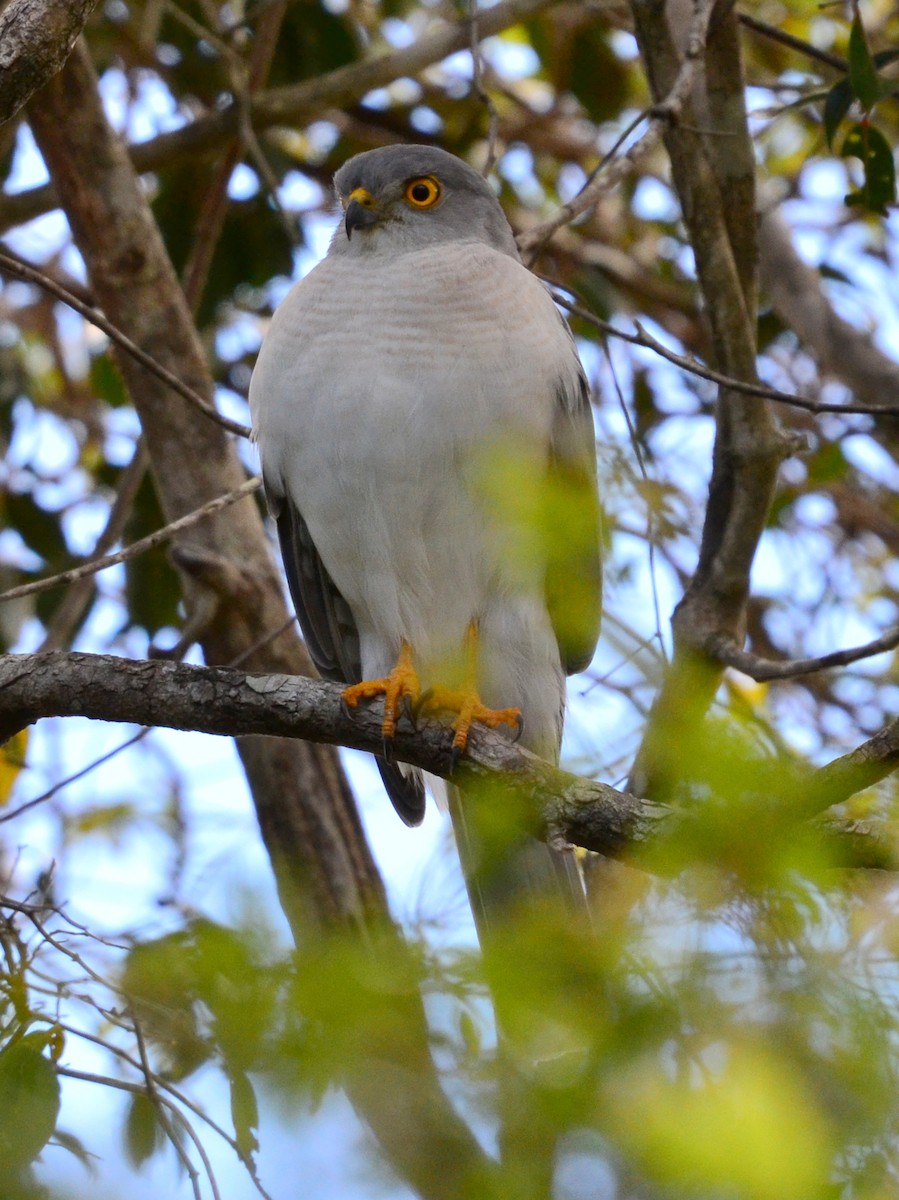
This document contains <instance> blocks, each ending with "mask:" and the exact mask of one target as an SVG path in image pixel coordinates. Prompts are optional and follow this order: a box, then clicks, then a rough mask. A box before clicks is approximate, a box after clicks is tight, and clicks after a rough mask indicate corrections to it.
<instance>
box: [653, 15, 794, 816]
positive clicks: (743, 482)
mask: <svg viewBox="0 0 899 1200" xmlns="http://www.w3.org/2000/svg"><path fill="white" fill-rule="evenodd" d="M631 7H632V10H633V13H634V20H635V26H636V32H637V40H638V42H639V45H640V52H641V55H642V57H643V60H644V63H645V66H646V72H647V75H648V77H649V82H650V86H651V89H652V93H653V96H654V97H656V98H657V99H658V100H661V99H663V98H664V97H665V96H666V95H667V94H668V93H669V92H670V90H671V87H672V85H673V82H674V80H675V79H676V78H677V77H678V73H679V71H680V68H681V60H682V51H681V50H680V49H679V48H678V46H677V44H676V41H675V33H676V31H672V29H671V28H669V24H668V11H667V9H668V6H667V5H666V4H665V3H664V2H663V0H632V4H631ZM705 68H706V69H705V74H704V76H703V77H702V78H701V79H700V80H698V81H697V86H696V88H695V89H694V95H693V99H692V103H691V104H690V105H686V106H685V107H684V114H683V120H682V121H680V122H677V123H674V124H672V125H670V126H669V127H668V129H667V130H666V133H665V145H666V148H667V150H668V154H669V157H670V160H671V169H672V175H673V180H674V185H675V188H676V190H677V194H678V198H679V199H680V203H681V207H682V210H683V217H684V222H685V224H686V226H687V230H688V233H689V237H690V242H691V244H692V246H693V250H694V254H695V257H696V273H697V278H698V282H699V286H700V290H701V293H702V296H703V300H704V305H705V313H706V315H707V317H708V321H709V325H710V328H711V335H712V346H713V349H714V357H715V366H716V367H717V368H718V369H719V370H721V371H722V372H723V373H725V374H726V375H729V376H734V377H735V378H737V379H744V380H747V381H749V382H750V383H757V382H758V379H757V374H756V338H755V325H756V319H755V317H756V311H757V283H756V276H757V262H756V254H757V251H756V245H755V191H754V165H753V162H754V160H753V154H752V145H751V141H750V138H749V131H748V126H747V121H746V113H745V106H744V101H743V98H742V88H743V69H742V63H741V60H740V55H739V45H738V41H737V35H736V24H735V18H734V13H733V10H732V8H731V6H730V5H729V4H728V3H726V2H724V3H722V2H719V3H718V4H717V6H716V9H715V13H714V15H713V18H712V22H711V24H710V28H709V39H708V43H707V46H706V60H705ZM700 130H702V132H700ZM715 415H716V434H715V449H714V454H713V460H712V478H711V481H710V483H709V498H708V504H707V507H706V515H705V521H704V524H703V531H702V541H701V544H700V553H699V562H698V564H697V567H696V572H695V574H694V576H693V578H692V580H691V581H690V584H689V586H688V588H687V590H686V592H685V594H684V596H683V598H682V599H681V601H680V603H679V604H678V606H677V608H676V609H675V613H674V618H673V621H672V627H673V630H674V640H675V654H674V659H673V662H672V667H671V669H670V671H669V672H668V675H667V676H666V678H665V680H664V682H663V685H662V689H661V691H660V693H659V696H658V698H657V700H656V702H655V704H654V706H653V711H652V714H651V716H650V720H649V723H648V725H647V730H646V734H645V736H644V740H643V743H642V745H641V747H640V751H639V753H638V755H637V761H636V763H635V766H634V770H633V772H632V776H631V782H632V786H633V787H634V788H635V789H636V790H640V791H644V792H648V793H650V794H652V795H656V794H657V789H659V788H661V789H663V791H664V789H665V788H666V787H667V786H668V783H669V781H670V780H672V779H673V777H674V776H675V775H676V771H677V768H676V767H675V764H674V760H673V758H672V751H673V750H674V748H675V747H677V746H679V745H682V744H683V743H684V739H685V738H689V737H690V736H691V733H692V731H693V730H694V729H695V727H696V726H697V724H698V723H699V722H700V721H701V720H702V718H703V716H704V714H705V711H706V709H707V706H708V704H709V703H710V702H711V699H712V697H713V696H714V693H715V689H716V687H717V685H718V682H719V679H720V672H721V667H720V664H718V663H716V662H715V661H714V660H713V659H711V658H710V657H709V655H708V653H707V652H706V651H705V649H704V646H705V644H706V642H707V641H708V639H709V638H710V637H711V636H727V637H730V638H731V639H732V640H734V641H740V640H742V636H743V630H744V625H745V610H746V602H747V599H748V595H749V572H750V568H751V566H752V561H753V558H754V556H755V551H756V547H757V545H758V540H759V538H760V537H761V534H762V530H763V529H764V525H765V520H766V518H767V514H768V510H769V508H770V504H771V500H772V497H773V495H774V487H775V483H776V479H777V471H778V468H779V466H780V462H781V460H782V459H783V457H784V456H785V454H786V452H787V450H788V442H787V439H786V438H785V437H784V436H783V434H782V433H781V432H780V431H779V430H778V428H777V426H776V424H775V422H774V419H773V416H772V413H771V407H770V404H768V403H767V402H766V401H764V400H762V399H760V398H757V397H751V396H744V395H741V394H740V393H738V392H735V391H731V390H729V389H728V388H726V387H723V388H722V389H721V392H720V394H719V397H718V402H717V405H716V414H715Z"/></svg>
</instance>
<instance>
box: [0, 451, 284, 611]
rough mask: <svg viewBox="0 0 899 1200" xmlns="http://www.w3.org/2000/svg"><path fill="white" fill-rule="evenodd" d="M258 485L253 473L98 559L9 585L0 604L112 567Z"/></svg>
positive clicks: (203, 518)
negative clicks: (47, 576) (221, 492)
mask: <svg viewBox="0 0 899 1200" xmlns="http://www.w3.org/2000/svg"><path fill="white" fill-rule="evenodd" d="M261 486H262V476H261V475H253V476H252V477H251V478H250V479H248V480H247V481H246V483H242V484H241V485H240V487H237V488H234V490H233V491H230V492H226V493H225V494H224V495H223V496H216V498H215V499H214V500H210V501H209V502H208V503H207V504H203V505H201V506H200V507H199V508H195V509H194V511H193V512H189V513H186V514H185V515H184V516H183V517H179V518H178V520H177V521H171V522H170V523H169V524H168V525H163V526H162V528H161V529H155V530H154V531H153V532H152V533H148V534H147V536H146V537H142V538H139V539H138V540H137V541H136V542H132V543H131V544H130V545H128V546H124V547H123V548H122V549H121V550H116V552H115V553H114V554H104V555H102V556H101V557H100V558H94V559H91V560H90V561H89V562H86V563H82V564H81V566H80V567H72V568H71V569H70V570H68V571H62V572H61V573H60V574H59V575H51V576H49V578H47V579H36V580H34V582H32V583H22V584H20V585H19V586H18V587H14V588H10V589H9V591H7V592H0V603H3V602H4V601H6V600H18V599H20V598H21V597H22V596H32V595H34V594H35V593H36V592H45V591H47V590H48V589H49V588H54V587H61V586H62V585H63V584H66V583H74V582H75V580H76V579H83V578H84V577H85V576H87V575H95V574H96V573H97V571H103V570H105V569H106V567H114V566H115V565H116V564H117V563H122V562H126V561H127V560H128V559H131V558H136V557H137V556H138V555H139V554H144V553H145V552H146V551H147V550H152V549H153V547H154V546H158V545H160V543H161V542H167V541H169V540H170V539H171V538H172V537H174V535H175V534H176V533H181V532H182V530H185V529H190V527H191V526H192V525H196V524H197V523H198V522H200V521H203V520H205V519H206V517H210V516H212V515H213V513H217V512H219V510H220V509H223V508H227V507H228V505H230V504H234V503H235V502H236V501H237V500H242V499H243V498H244V497H245V496H250V495H252V494H253V492H255V491H257V490H258V489H259V488H260V487H261Z"/></svg>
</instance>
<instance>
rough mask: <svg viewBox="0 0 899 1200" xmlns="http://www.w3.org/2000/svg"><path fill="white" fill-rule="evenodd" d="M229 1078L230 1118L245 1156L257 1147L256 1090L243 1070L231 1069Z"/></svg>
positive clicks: (257, 1114)
mask: <svg viewBox="0 0 899 1200" xmlns="http://www.w3.org/2000/svg"><path fill="white" fill-rule="evenodd" d="M230 1080H231V1120H232V1121H233V1122H234V1137H235V1140H236V1142H237V1144H238V1146H239V1147H240V1149H241V1152H242V1153H243V1154H245V1155H247V1157H250V1158H251V1157H252V1156H253V1155H254V1154H255V1153H256V1151H257V1150H258V1149H259V1141H258V1139H257V1137H256V1130H257V1129H258V1128H259V1105H258V1104H257V1103H256V1092H255V1090H254V1088H253V1085H252V1083H250V1080H249V1077H248V1076H247V1075H246V1073H245V1072H243V1071H233V1072H232V1073H231V1075H230Z"/></svg>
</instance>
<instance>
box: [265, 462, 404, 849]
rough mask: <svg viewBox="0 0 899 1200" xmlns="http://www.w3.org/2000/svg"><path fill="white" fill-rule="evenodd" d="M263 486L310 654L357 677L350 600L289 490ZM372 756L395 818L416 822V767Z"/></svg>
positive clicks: (326, 668)
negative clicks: (331, 572) (406, 769)
mask: <svg viewBox="0 0 899 1200" xmlns="http://www.w3.org/2000/svg"><path fill="white" fill-rule="evenodd" d="M265 490H266V497H267V499H268V504H269V508H270V510H271V513H272V516H273V517H274V518H275V522H276V524H277V528H278V540H279V542H280V544H281V557H282V559H283V560H284V571H285V574H286V575H287V585H288V587H289V588H290V596H291V599H292V600H293V606H294V610H295V611H296V614H297V620H298V621H299V622H300V628H301V629H302V631H303V637H304V639H305V641H306V648H307V649H308V651H309V655H310V657H311V658H312V661H313V662H314V663H315V666H316V669H317V670H318V673H319V674H320V675H321V676H322V677H323V678H324V679H330V680H332V681H334V682H337V683H347V684H350V683H359V682H360V680H361V679H362V662H361V656H360V652H359V631H358V629H357V628H356V622H355V621H354V620H353V614H352V612H351V611H350V606H349V605H348V604H347V602H346V600H344V598H343V596H342V595H341V594H340V592H339V591H338V590H337V587H336V586H335V584H334V581H333V580H332V578H331V576H330V575H329V574H328V571H327V569H326V567H325V564H324V563H323V562H322V560H321V556H320V555H319V553H318V550H316V548H315V543H314V542H313V540H312V535H311V534H310V532H309V526H308V525H307V524H306V522H305V521H304V520H303V516H302V514H301V513H300V512H299V510H298V509H297V508H296V506H295V505H294V504H293V503H292V502H291V500H290V498H289V497H288V496H284V495H282V494H279V492H278V491H277V490H276V489H275V488H273V487H271V486H269V484H268V482H266V489H265ZM376 762H377V764H378V770H379V771H380V772H381V778H382V780H383V781H384V787H385V788H386V789H387V794H388V795H389V796H390V799H391V802H392V803H393V807H394V808H395V809H396V811H397V813H398V815H399V816H400V818H401V819H402V820H403V821H404V822H405V823H406V824H407V825H418V824H420V823H421V820H422V818H423V817H424V811H425V794H424V784H423V783H422V779H421V775H420V773H419V772H417V771H416V772H414V773H412V774H409V773H404V772H403V771H402V769H401V768H400V767H399V766H398V765H397V764H396V763H393V762H388V761H387V759H385V758H376Z"/></svg>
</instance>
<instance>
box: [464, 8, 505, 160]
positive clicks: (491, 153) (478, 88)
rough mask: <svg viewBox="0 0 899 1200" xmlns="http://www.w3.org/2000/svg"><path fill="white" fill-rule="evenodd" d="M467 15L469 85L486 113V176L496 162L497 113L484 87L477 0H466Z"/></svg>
mask: <svg viewBox="0 0 899 1200" xmlns="http://www.w3.org/2000/svg"><path fill="white" fill-rule="evenodd" d="M468 15H469V17H470V19H471V86H472V90H473V91H474V94H475V95H476V96H477V98H478V100H480V102H481V104H483V106H484V109H485V111H486V113H487V161H486V162H485V163H484V166H483V169H482V172H481V174H482V175H484V176H485V177H486V176H488V175H489V174H490V172H491V171H492V170H493V166H494V163H495V162H496V141H497V137H498V135H499V113H497V111H496V105H495V104H494V103H493V100H492V99H491V97H490V96H489V94H488V93H487V89H486V88H485V87H484V57H483V55H482V54H481V34H480V31H479V27H478V0H468Z"/></svg>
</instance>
